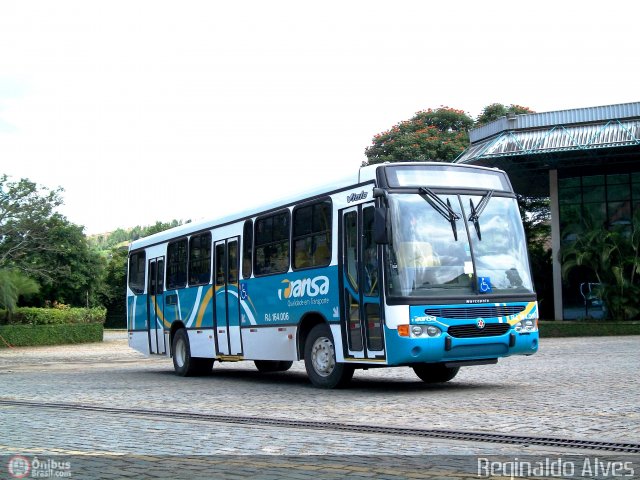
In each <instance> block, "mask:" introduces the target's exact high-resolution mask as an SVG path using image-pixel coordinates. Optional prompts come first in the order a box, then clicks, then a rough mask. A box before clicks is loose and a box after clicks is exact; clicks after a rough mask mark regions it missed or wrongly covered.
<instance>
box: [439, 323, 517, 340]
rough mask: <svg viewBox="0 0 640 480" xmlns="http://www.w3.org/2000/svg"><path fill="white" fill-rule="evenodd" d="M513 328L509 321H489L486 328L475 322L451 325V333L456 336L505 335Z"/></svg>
mask: <svg viewBox="0 0 640 480" xmlns="http://www.w3.org/2000/svg"><path fill="white" fill-rule="evenodd" d="M509 328H511V325H509V324H508V323H487V324H486V325H485V327H484V328H478V327H477V326H476V325H475V324H470V325H454V326H453V327H449V330H448V332H449V335H451V336H452V337H455V338H472V337H497V336H498V335H503V334H505V333H506V332H507V330H509Z"/></svg>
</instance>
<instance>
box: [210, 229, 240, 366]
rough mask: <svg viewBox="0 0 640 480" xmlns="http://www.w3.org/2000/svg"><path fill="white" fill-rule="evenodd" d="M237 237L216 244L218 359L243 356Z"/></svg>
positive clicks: (216, 332)
mask: <svg viewBox="0 0 640 480" xmlns="http://www.w3.org/2000/svg"><path fill="white" fill-rule="evenodd" d="M238 243H239V242H238V237H235V238H230V239H227V240H221V241H219V242H216V243H215V246H214V249H215V273H216V275H215V286H214V288H215V292H216V293H215V299H216V315H215V330H214V331H215V334H216V351H217V352H218V353H219V354H221V355H242V339H241V337H240V298H239V296H238V286H239V280H238V270H239V265H240V263H239V256H238Z"/></svg>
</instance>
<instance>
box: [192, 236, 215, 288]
mask: <svg viewBox="0 0 640 480" xmlns="http://www.w3.org/2000/svg"><path fill="white" fill-rule="evenodd" d="M210 279H211V233H210V232H207V233H203V234H201V235H194V236H193V237H191V239H189V285H204V284H207V283H209V280H210Z"/></svg>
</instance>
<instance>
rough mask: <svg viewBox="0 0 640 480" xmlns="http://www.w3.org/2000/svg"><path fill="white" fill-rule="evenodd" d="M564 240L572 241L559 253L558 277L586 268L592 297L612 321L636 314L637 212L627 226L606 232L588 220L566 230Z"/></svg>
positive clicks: (639, 309) (639, 286) (639, 287)
mask: <svg viewBox="0 0 640 480" xmlns="http://www.w3.org/2000/svg"><path fill="white" fill-rule="evenodd" d="M563 233H564V234H565V238H567V237H568V238H569V239H573V238H575V239H574V240H572V241H571V243H568V244H567V245H566V246H565V247H563V249H562V263H563V265H562V275H563V277H564V278H567V275H568V274H569V272H571V271H572V270H573V269H574V268H576V267H580V266H582V267H588V268H589V269H591V270H592V271H593V273H594V275H595V276H596V278H597V279H598V282H599V284H600V286H599V287H598V289H597V291H596V293H597V294H598V295H599V296H600V297H601V298H602V300H603V301H604V302H605V303H606V305H607V307H608V310H609V312H610V315H612V316H613V318H615V319H620V320H624V319H630V318H634V317H636V316H637V315H638V314H639V313H640V305H639V302H638V297H639V296H640V256H639V249H640V209H637V210H636V212H635V214H634V216H633V219H632V221H631V224H630V225H629V224H628V225H615V226H613V227H611V228H606V227H605V226H604V225H598V224H596V223H595V222H594V221H593V219H592V218H591V217H589V216H586V217H584V218H583V222H582V223H581V224H580V225H571V226H569V227H567V229H566V230H565V232H563Z"/></svg>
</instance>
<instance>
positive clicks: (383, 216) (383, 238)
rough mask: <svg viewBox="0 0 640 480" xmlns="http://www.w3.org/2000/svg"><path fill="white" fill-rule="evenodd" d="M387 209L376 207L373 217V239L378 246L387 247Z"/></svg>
mask: <svg viewBox="0 0 640 480" xmlns="http://www.w3.org/2000/svg"><path fill="white" fill-rule="evenodd" d="M387 211H388V210H387V208H386V207H376V209H375V213H374V217H373V239H374V241H375V242H376V243H377V244H378V245H388V244H389V243H390V242H389V229H388V228H387Z"/></svg>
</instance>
